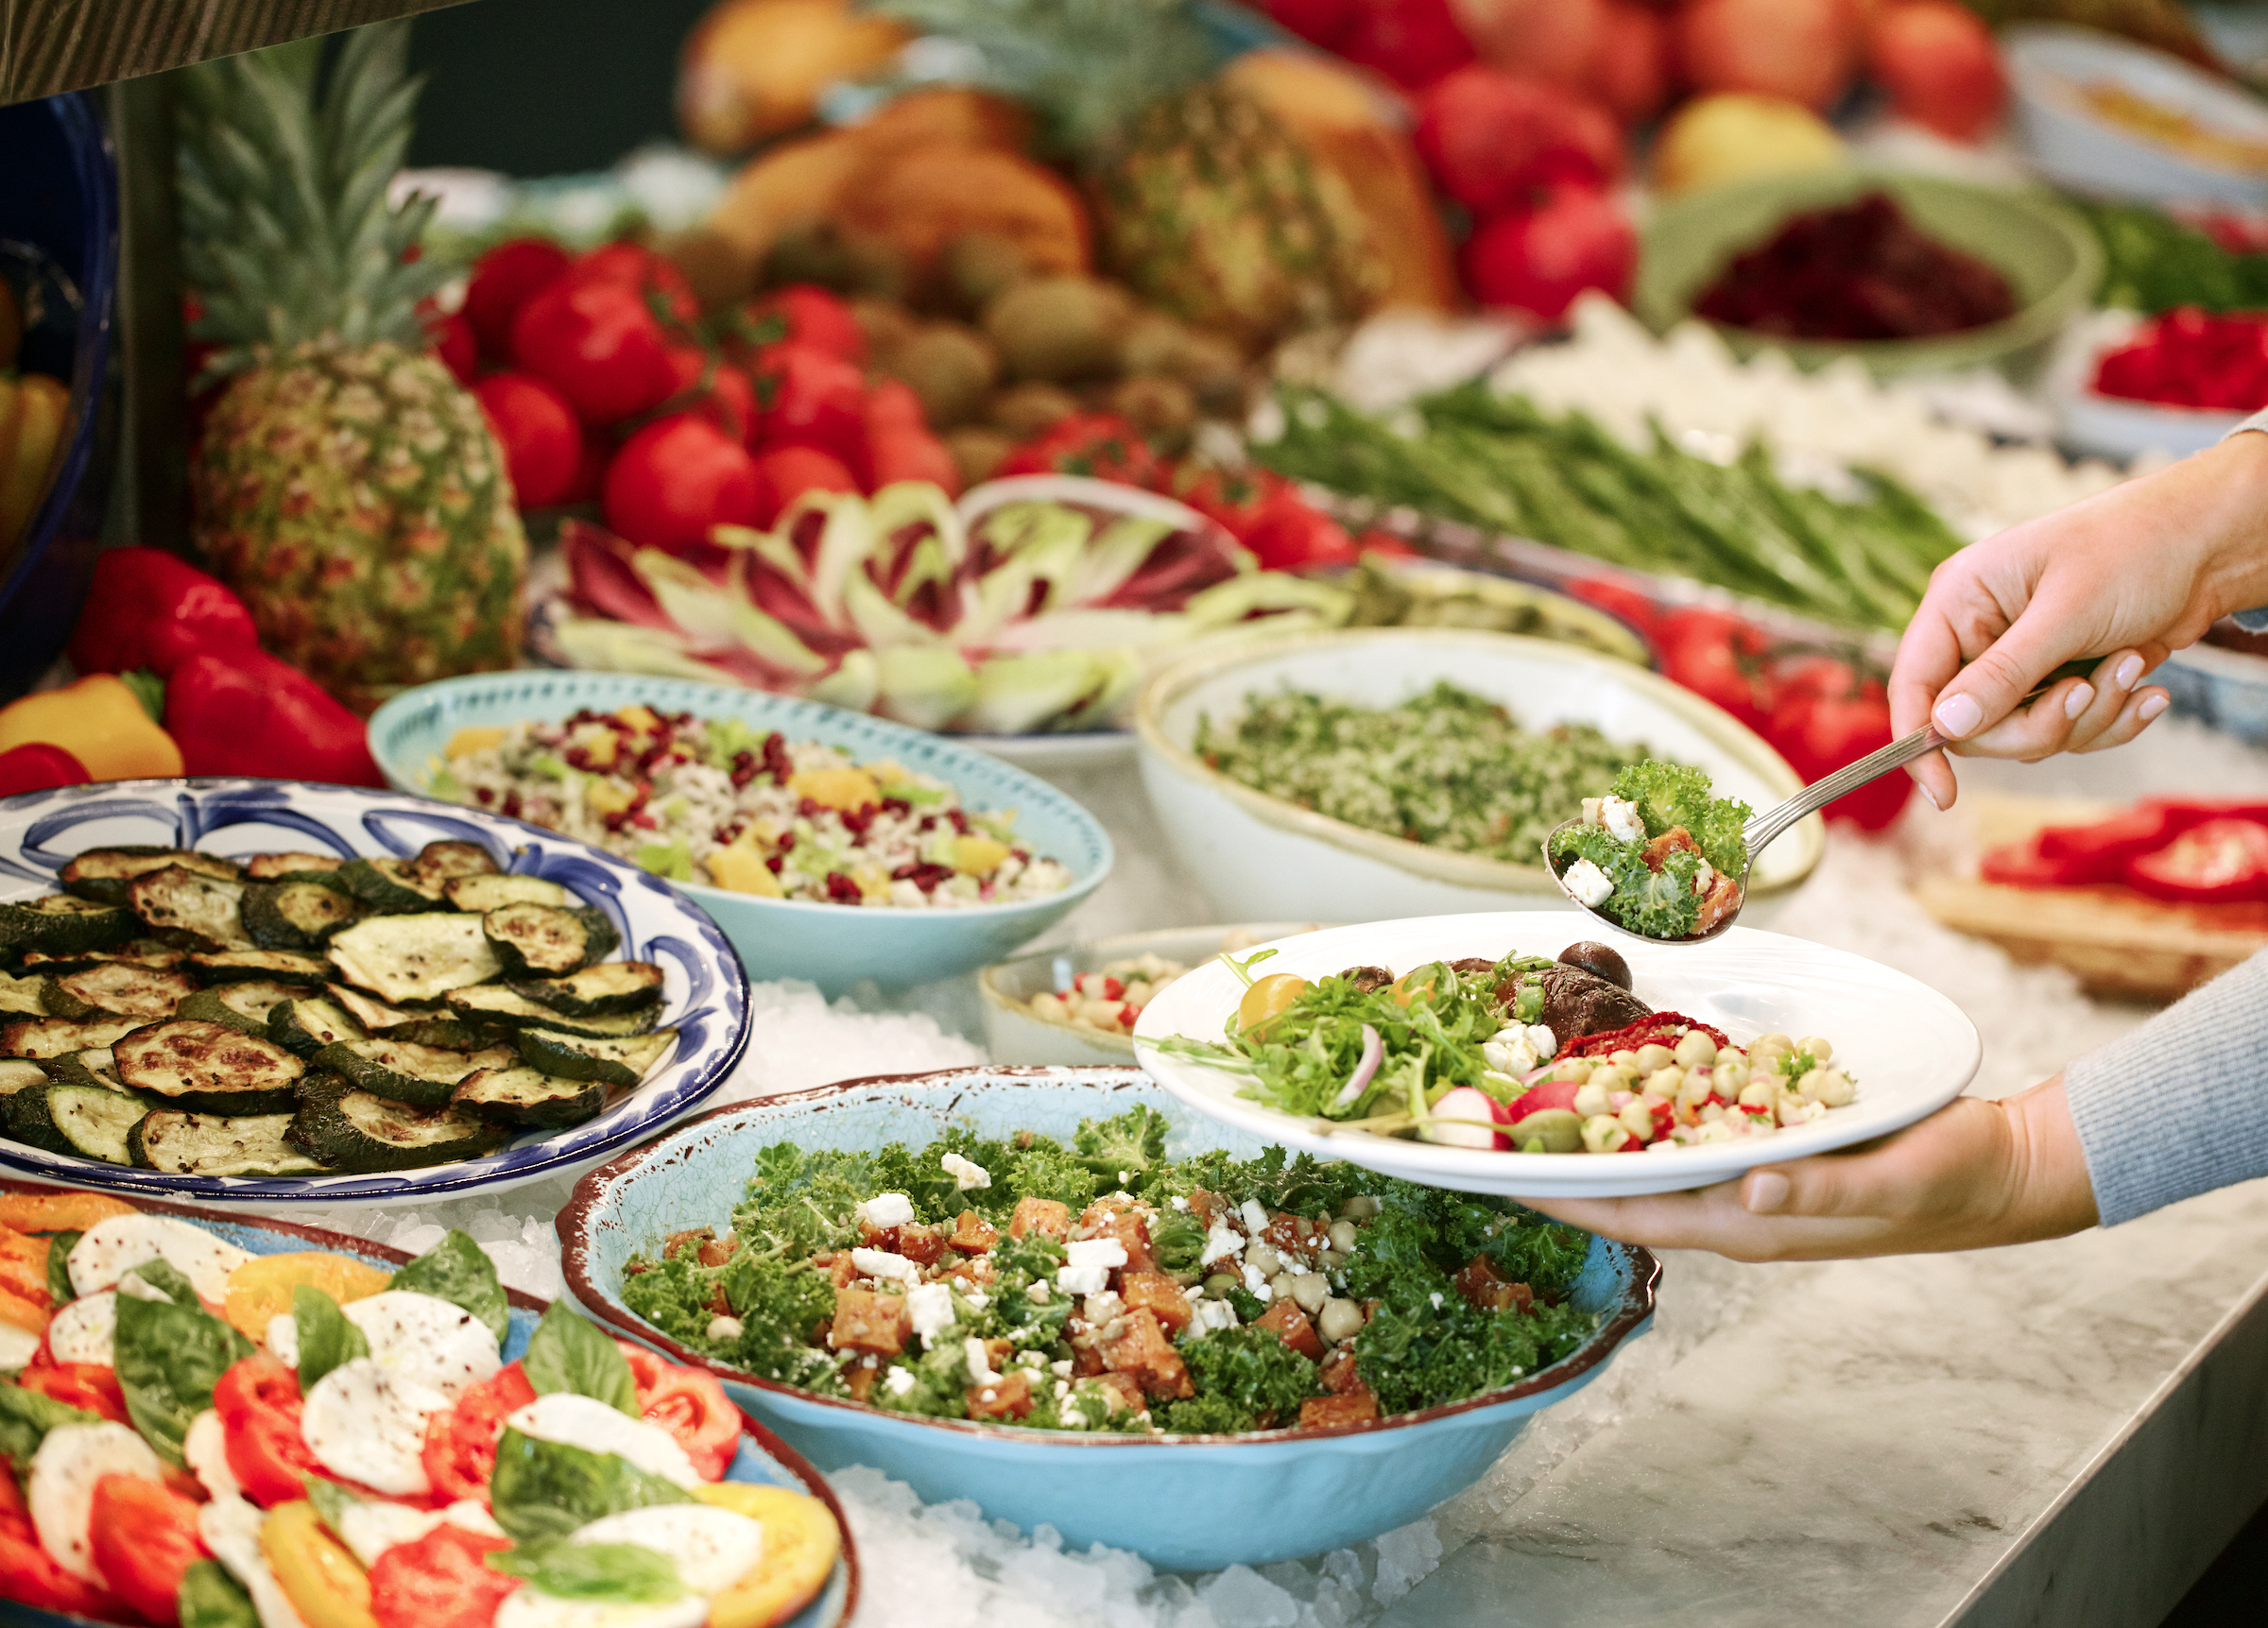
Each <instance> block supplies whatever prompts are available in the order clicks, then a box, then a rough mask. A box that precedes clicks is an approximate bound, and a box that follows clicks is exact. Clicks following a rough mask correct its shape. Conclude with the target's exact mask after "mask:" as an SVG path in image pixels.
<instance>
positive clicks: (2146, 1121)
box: [2063, 951, 2268, 1226]
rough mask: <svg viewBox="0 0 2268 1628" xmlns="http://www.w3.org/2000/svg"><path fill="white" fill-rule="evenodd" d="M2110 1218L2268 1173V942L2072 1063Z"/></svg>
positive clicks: (2074, 1091) (2068, 1089)
mask: <svg viewBox="0 0 2268 1628" xmlns="http://www.w3.org/2000/svg"><path fill="white" fill-rule="evenodd" d="M2063 1086H2064V1091H2065V1093H2066V1095H2067V1096H2069V1097H2070V1105H2071V1121H2072V1122H2073V1123H2074V1124H2076V1125H2077V1126H2078V1128H2079V1142H2080V1146H2081V1147H2082V1148H2083V1149H2084V1150H2085V1151H2086V1154H2087V1173H2088V1178H2089V1179H2090V1180H2091V1181H2092V1182H2093V1183H2094V1189H2095V1208H2097V1209H2098V1210H2099V1211H2100V1212H2101V1214H2102V1218H2103V1225H2105V1226H2116V1225H2118V1224H2119V1223H2120V1222H2122V1221H2132V1220H2133V1219H2134V1218H2135V1217H2137V1216H2139V1215H2147V1214H2148V1213H2149V1212H2150V1211H2152V1210H2154V1209H2157V1208H2162V1207H2163V1206H2165V1205H2169V1204H2173V1203H2175V1202H2177V1201H2179V1200H2181V1199H2185V1198H2193V1197H2195V1196H2196V1195H2197V1194H2198V1193H2201V1192H2210V1191H2213V1190H2214V1189H2215V1188H2221V1187H2228V1186H2230V1185H2232V1184H2234V1183H2236V1182H2240V1181H2249V1180H2251V1179H2252V1178H2253V1177H2254V1176H2259V1175H2268V1111H2263V1110H2264V1109H2268V951H2263V952H2262V953H2260V954H2259V955H2255V956H2254V957H2253V958H2252V959H2251V960H2249V961H2247V962H2245V963H2244V964H2243V965H2242V966H2241V967H2238V968H2234V969H2232V970H2230V971H2228V972H2225V973H2224V974H2223V975H2222V976H2220V977H2219V978H2216V979H2214V980H2213V981H2212V982H2211V983H2210V984H2208V985H2206V986H2205V987H2204V988H2202V989H2199V990H2197V991H2196V992H2195V993H2193V994H2191V995H2190V996H2189V997H2187V998H2186V999H2184V1000H2182V1001H2181V1002H2179V1003H2176V1004H2174V1005H2173V1006H2170V1007H2168V1008H2167V1009H2166V1010H2165V1011H2163V1012H2161V1013H2159V1014H2158V1015H2157V1016H2156V1017H2155V1018H2153V1019H2151V1020H2150V1021H2149V1022H2147V1023H2145V1024H2143V1025H2142V1026H2141V1027H2140V1028H2139V1029H2137V1030H2135V1031H2134V1032H2133V1033H2132V1034H2130V1035H2127V1036H2126V1037H2123V1038H2122V1039H2119V1040H2115V1041H2113V1042H2112V1043H2111V1044H2109V1045H2107V1046H2105V1047H2104V1048H2103V1049H2102V1050H2101V1051H2098V1052H2089V1053H2088V1054H2087V1055H2086V1056H2084V1057H2081V1058H2080V1059H2078V1061H2076V1062H2074V1063H2072V1064H2071V1065H2070V1067H2069V1068H2067V1069H2065V1070H2064V1071H2063Z"/></svg>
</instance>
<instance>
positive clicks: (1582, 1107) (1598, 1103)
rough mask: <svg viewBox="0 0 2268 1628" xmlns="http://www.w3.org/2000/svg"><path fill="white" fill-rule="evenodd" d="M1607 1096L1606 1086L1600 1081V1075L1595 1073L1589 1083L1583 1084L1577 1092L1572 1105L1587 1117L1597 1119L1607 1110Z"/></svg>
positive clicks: (1576, 1110)
mask: <svg viewBox="0 0 2268 1628" xmlns="http://www.w3.org/2000/svg"><path fill="white" fill-rule="evenodd" d="M1607 1097H1608V1092H1607V1089H1606V1087H1605V1086H1603V1085H1601V1084H1600V1083H1599V1081H1598V1077H1597V1076H1596V1075H1595V1074H1594V1075H1593V1076H1592V1077H1591V1079H1590V1082H1589V1084H1588V1085H1586V1086H1583V1087H1582V1088H1579V1089H1578V1090H1577V1091H1576V1092H1575V1100H1574V1102H1573V1104H1572V1106H1573V1108H1574V1110H1575V1112H1577V1113H1579V1114H1581V1115H1582V1116H1583V1117H1584V1118H1585V1119H1587V1120H1589V1119H1596V1118H1597V1117H1598V1116H1599V1115H1601V1114H1603V1113H1605V1112H1606V1103H1607Z"/></svg>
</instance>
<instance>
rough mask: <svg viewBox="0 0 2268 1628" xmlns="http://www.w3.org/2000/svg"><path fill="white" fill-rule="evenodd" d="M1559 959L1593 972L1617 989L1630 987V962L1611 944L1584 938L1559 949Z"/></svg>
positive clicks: (1571, 965) (1566, 963)
mask: <svg viewBox="0 0 2268 1628" xmlns="http://www.w3.org/2000/svg"><path fill="white" fill-rule="evenodd" d="M1559 959H1560V961H1561V962H1562V963H1563V964H1564V965H1566V966H1569V967H1580V968H1583V970H1584V971H1586V972H1595V973H1596V974H1598V976H1600V977H1601V978H1604V979H1606V982H1607V983H1609V984H1611V985H1614V986H1615V987H1616V988H1617V989H1627V988H1629V987H1630V963H1629V962H1627V961H1625V960H1624V959H1623V952H1622V951H1619V950H1617V949H1616V948H1615V947H1614V946H1613V945H1611V944H1601V943H1599V942H1598V941H1597V940H1596V939H1592V938H1586V939H1584V940H1583V941H1582V942H1581V943H1579V944H1571V945H1569V946H1568V947H1567V948H1566V949H1565V950H1562V951H1559Z"/></svg>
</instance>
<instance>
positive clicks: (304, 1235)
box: [0, 1176, 858, 1628]
mask: <svg viewBox="0 0 2268 1628" xmlns="http://www.w3.org/2000/svg"><path fill="white" fill-rule="evenodd" d="M61 1191H63V1190H62V1189H61V1188H58V1187H51V1186H48V1185H47V1184H46V1183H44V1182H35V1181H12V1180H9V1179H8V1178H7V1177H5V1176H0V1192H23V1193H39V1194H58V1193H60V1192H61ZM134 1203H135V1205H136V1207H137V1208H141V1209H144V1210H146V1211H148V1212H149V1213H150V1214H153V1215H178V1216H180V1218H181V1219H182V1220H183V1221H189V1222H194V1223H196V1224H197V1225H198V1226H202V1227H206V1228H208V1229H210V1230H211V1231H212V1232H213V1233H214V1234H215V1235H216V1236H218V1237H220V1238H225V1239H227V1240H228V1241H229V1242H231V1243H233V1244H234V1245H236V1247H237V1248H239V1249H243V1250H249V1252H250V1253H252V1254H254V1255H282V1254H285V1253H288V1252H290V1251H292V1250H295V1249H327V1250H330V1251H332V1252H333V1253H335V1254H338V1255H347V1256H352V1258H353V1259H355V1260H360V1261H363V1262H365V1263H367V1264H369V1265H371V1266H377V1267H382V1268H384V1269H385V1270H387V1271H389V1272H390V1271H392V1270H393V1269H394V1268H395V1267H397V1266H400V1265H402V1264H404V1262H406V1261H407V1260H409V1257H408V1256H407V1255H405V1254H404V1253H403V1252H402V1251H401V1250H399V1249H389V1248H387V1246H386V1245H385V1244H383V1243H371V1242H367V1241H366V1240H363V1239H360V1238H349V1237H348V1236H346V1235H345V1234H344V1233H339V1232H326V1231H324V1230H322V1229H321V1228H320V1227H315V1226H301V1225H296V1224H294V1223H292V1222H288V1221H267V1220H263V1219H260V1218H257V1217H251V1216H243V1215H235V1214H219V1213H215V1211H213V1210H209V1209H198V1208H193V1207H192V1206H189V1205H185V1204H160V1203H157V1202H154V1201H151V1200H147V1199H136V1200H135V1201H134ZM505 1293H506V1294H507V1295H509V1296H510V1298H511V1302H512V1310H511V1326H510V1327H509V1328H507V1329H506V1330H505V1333H504V1360H505V1361H506V1362H513V1361H516V1360H517V1359H518V1358H520V1357H521V1356H523V1355H524V1354H525V1352H526V1350H527V1342H528V1337H529V1336H530V1335H532V1334H533V1333H534V1332H535V1331H536V1323H537V1321H538V1319H540V1318H541V1316H542V1315H543V1308H544V1306H545V1304H546V1302H544V1301H541V1300H539V1299H537V1298H536V1297H535V1296H534V1295H533V1294H522V1293H521V1292H520V1291H519V1290H517V1289H507V1290H506V1291H505ZM725 1479H726V1480H727V1481H739V1482H750V1483H752V1484H754V1485H757V1486H784V1487H789V1488H792V1489H793V1490H795V1491H797V1492H804V1493H809V1494H810V1495H811V1496H812V1497H813V1498H816V1499H818V1500H819V1501H820V1502H821V1503H823V1504H825V1505H826V1506H827V1508H828V1510H829V1512H830V1513H831V1514H833V1517H834V1524H835V1529H836V1530H837V1531H839V1532H840V1533H841V1534H843V1552H842V1558H841V1559H839V1560H837V1561H836V1562H835V1563H834V1575H833V1576H832V1577H830V1578H829V1579H828V1580H827V1586H826V1587H825V1588H822V1589H821V1590H819V1597H818V1598H817V1599H816V1600H815V1601H813V1602H811V1603H810V1604H809V1605H807V1606H805V1607H804V1608H803V1609H802V1611H801V1612H799V1614H798V1615H797V1616H796V1617H794V1618H793V1619H790V1620H789V1621H788V1622H786V1623H784V1624H782V1628H842V1624H844V1623H846V1622H849V1621H850V1620H851V1611H852V1609H853V1608H854V1607H855V1606H856V1605H857V1604H858V1551H857V1549H856V1548H855V1546H854V1545H853V1544H852V1542H851V1524H850V1522H849V1521H847V1520H845V1519H844V1518H843V1506H842V1505H841V1504H839V1503H837V1502H836V1501H835V1498H834V1491H833V1488H832V1487H830V1486H829V1485H828V1484H827V1483H826V1482H824V1481H823V1480H821V1479H820V1477H819V1472H818V1471H817V1470H815V1469H813V1468H812V1467H811V1465H810V1463H809V1462H808V1461H807V1460H805V1459H804V1457H803V1455H802V1454H801V1453H799V1452H798V1451H796V1449H795V1448H791V1447H789V1446H788V1445H787V1444H786V1443H785V1442H783V1441H782V1440H781V1439H780V1438H779V1437H778V1436H776V1435H774V1434H773V1433H772V1432H771V1431H768V1430H766V1429H765V1427H764V1426H762V1425H760V1424H758V1423H757V1422H756V1421H755V1420H754V1419H750V1418H747V1417H745V1416H744V1417H743V1418H742V1420H741V1432H740V1450H739V1452H737V1453H736V1454H734V1455H733V1459H732V1465H731V1467H730V1468H729V1469H728V1470H726V1471H725ZM0 1619H5V1620H7V1621H9V1622H10V1623H15V1622H26V1623H37V1624H41V1625H43V1628H109V1625H107V1624H102V1623H97V1622H96V1621H95V1620H94V1619H92V1618H87V1617H80V1616H78V1615H77V1614H75V1613H70V1612H59V1611H42V1610H39V1609H37V1608H35V1607H32V1606H28V1605H0Z"/></svg>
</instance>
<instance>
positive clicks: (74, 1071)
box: [35, 1046, 126, 1091]
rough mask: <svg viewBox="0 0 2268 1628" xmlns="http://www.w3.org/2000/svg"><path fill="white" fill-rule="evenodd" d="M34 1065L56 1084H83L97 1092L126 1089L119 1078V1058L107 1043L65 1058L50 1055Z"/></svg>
mask: <svg viewBox="0 0 2268 1628" xmlns="http://www.w3.org/2000/svg"><path fill="white" fill-rule="evenodd" d="M35 1066H36V1067H39V1068H43V1069H45V1070H46V1071H47V1077H48V1078H49V1079H51V1080H53V1081H54V1082H55V1083H56V1084H57V1085H59V1086H86V1087H91V1088H94V1089H95V1090H99V1091H123V1090H124V1089H126V1087H125V1086H123V1085H121V1084H120V1083H119V1080H118V1060H117V1058H116V1057H114V1056H112V1054H111V1049H110V1047H108V1046H97V1047H96V1048H95V1049H94V1050H93V1051H91V1052H74V1053H72V1054H70V1055H69V1056H67V1057H55V1058H51V1059H50V1060H49V1061H47V1062H45V1063H41V1064H37V1065H35Z"/></svg>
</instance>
